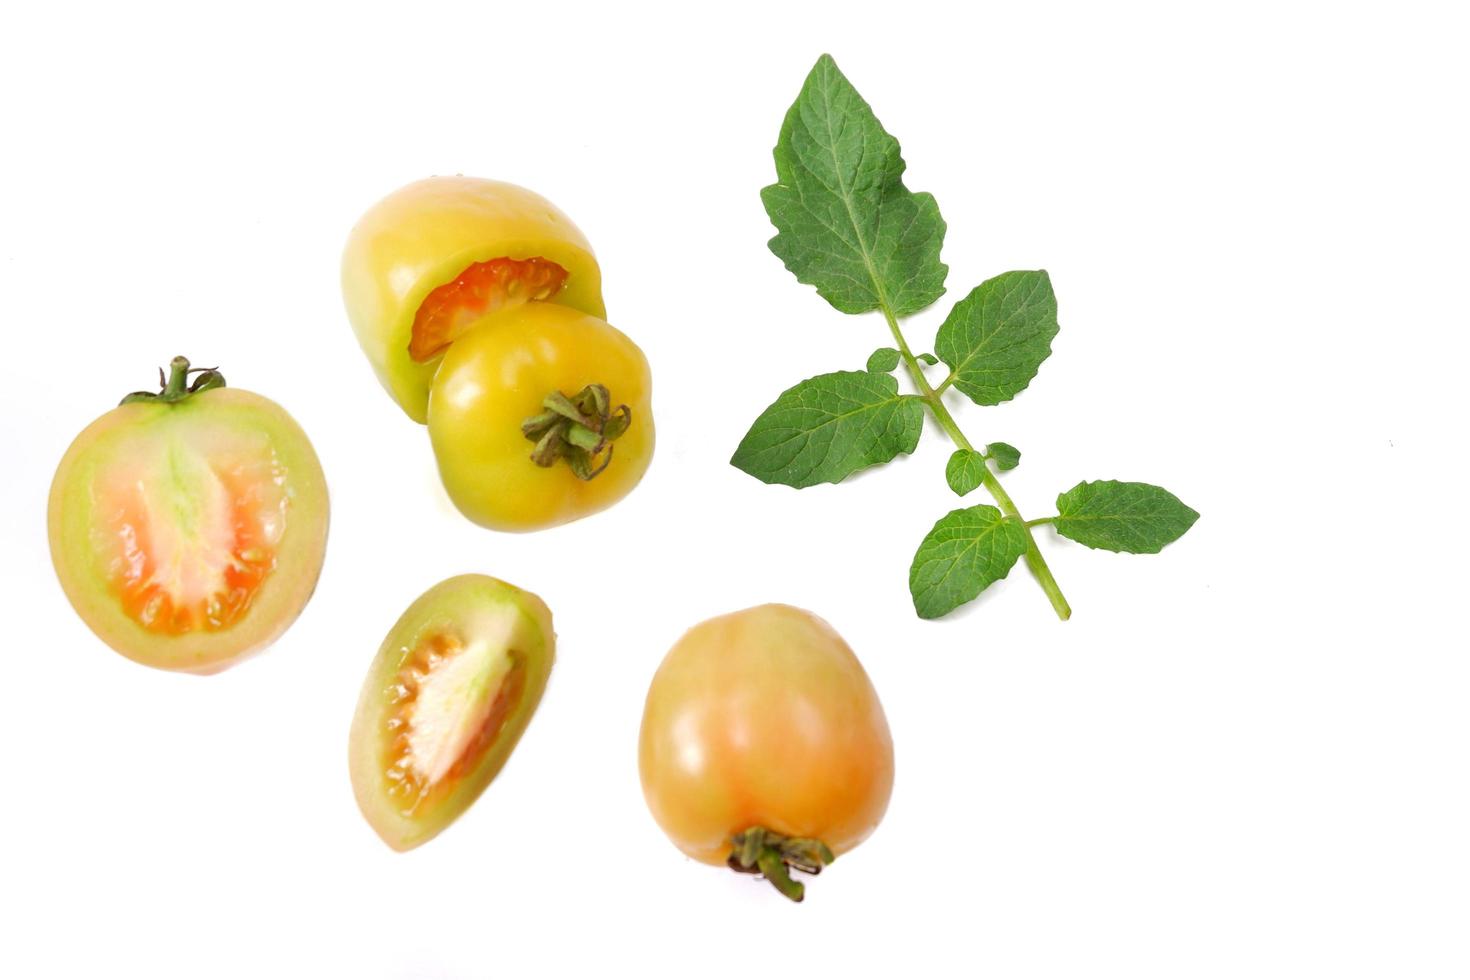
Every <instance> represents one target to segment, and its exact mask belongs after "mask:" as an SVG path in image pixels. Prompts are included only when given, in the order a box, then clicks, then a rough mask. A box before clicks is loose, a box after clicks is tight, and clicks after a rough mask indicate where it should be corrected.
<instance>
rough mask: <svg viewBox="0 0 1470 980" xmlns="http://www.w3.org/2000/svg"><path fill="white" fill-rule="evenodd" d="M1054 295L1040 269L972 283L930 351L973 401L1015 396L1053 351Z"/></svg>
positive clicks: (990, 401)
mask: <svg viewBox="0 0 1470 980" xmlns="http://www.w3.org/2000/svg"><path fill="white" fill-rule="evenodd" d="M1058 329H1059V328H1058V327H1057V298H1056V296H1055V295H1054V294H1053V293H1052V291H1051V277H1050V276H1048V275H1047V274H1046V273H1045V272H1044V271H1042V272H1006V273H1003V274H1001V275H998V276H996V277H995V278H994V279H987V280H986V281H985V282H982V283H981V284H980V285H979V286H976V287H975V288H974V289H973V290H972V291H971V292H970V295H968V296H966V297H965V298H964V299H962V300H960V301H959V302H958V303H956V304H955V305H954V309H953V310H951V311H950V313H949V316H947V317H945V319H944V323H943V324H941V325H940V327H939V335H938V336H937V337H936V338H935V339H934V350H935V352H936V353H937V354H938V355H939V358H940V360H942V361H944V363H946V364H948V365H949V367H950V371H951V375H952V377H953V381H954V386H955V387H956V388H958V389H959V390H960V391H962V392H964V393H965V394H966V395H968V396H969V397H970V400H971V401H973V402H975V403H976V404H977V405H999V404H1000V403H1001V402H1004V401H1009V400H1010V399H1012V398H1014V397H1016V395H1017V394H1018V393H1020V392H1021V391H1022V390H1023V389H1024V388H1025V387H1026V386H1027V385H1028V384H1030V383H1031V379H1032V378H1034V377H1036V371H1037V369H1038V368H1040V367H1041V362H1042V361H1044V360H1046V359H1047V357H1048V356H1050V355H1051V341H1052V338H1053V337H1055V336H1056V335H1057V330H1058Z"/></svg>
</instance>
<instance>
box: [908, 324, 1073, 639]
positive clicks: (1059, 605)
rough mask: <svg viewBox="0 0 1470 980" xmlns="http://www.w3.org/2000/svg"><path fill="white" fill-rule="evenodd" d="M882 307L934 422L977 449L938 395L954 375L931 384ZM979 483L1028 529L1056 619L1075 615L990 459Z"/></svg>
mask: <svg viewBox="0 0 1470 980" xmlns="http://www.w3.org/2000/svg"><path fill="white" fill-rule="evenodd" d="M880 308H881V309H882V310H883V318H884V319H885V320H887V321H888V329H889V331H890V332H891V333H892V334H893V341H894V343H896V344H898V352H899V353H900V354H901V355H903V363H904V366H905V367H907V368H908V372H909V377H910V378H912V379H913V382H914V387H916V388H918V389H919V397H921V398H923V399H924V404H926V405H928V406H929V412H930V414H931V415H933V416H934V421H936V422H938V423H939V427H940V428H941V429H943V430H944V431H945V433H946V434H947V435H948V436H949V438H950V441H951V442H953V443H954V444H955V445H956V446H958V447H959V448H960V449H967V450H969V451H970V452H975V451H976V450H975V447H974V446H972V445H971V444H970V440H969V439H966V438H965V434H964V433H963V432H961V431H960V427H959V424H958V423H957V422H955V420H954V416H953V415H951V414H949V409H948V408H947V407H945V404H944V400H943V399H942V398H940V397H939V395H940V392H942V391H944V389H945V388H946V387H948V386H949V383H950V381H951V380H952V379H953V375H951V377H950V378H946V379H945V381H944V383H943V384H941V385H940V386H939V387H938V388H937V389H936V388H934V387H932V386H931V385H930V384H929V379H928V378H926V377H924V372H923V371H922V370H921V369H920V368H919V362H918V361H917V360H916V359H915V358H914V355H913V352H912V351H910V350H909V345H908V341H906V340H904V337H903V331H901V330H899V329H898V319H897V318H896V317H895V316H894V315H893V310H891V309H889V307H888V304H887V303H883V304H881V306H880ZM980 482H981V483H982V484H983V485H984V487H985V489H986V490H987V491H989V493H990V496H991V497H993V498H995V502H996V504H998V505H999V506H1000V510H1001V513H1003V514H1005V515H1006V516H1007V517H1011V518H1014V519H1015V520H1016V521H1017V522H1018V523H1020V525H1021V529H1022V530H1023V531H1025V532H1026V567H1027V568H1029V569H1031V574H1032V575H1033V576H1035V578H1036V581H1037V582H1038V583H1039V584H1040V585H1041V591H1043V592H1045V593H1046V597H1047V599H1049V600H1051V607H1052V609H1054V610H1056V614H1057V618H1058V619H1063V620H1065V619H1068V618H1069V617H1071V615H1072V607H1071V606H1069V605H1067V598H1066V596H1064V595H1062V589H1061V587H1060V586H1059V585H1057V580H1056V579H1055V578H1053V577H1052V574H1051V569H1050V568H1048V567H1047V564H1046V559H1045V558H1043V557H1042V556H1041V549H1040V548H1038V547H1037V546H1036V539H1035V538H1034V537H1032V535H1031V526H1032V523H1033V522H1030V521H1026V520H1025V519H1023V518H1022V517H1021V513H1020V511H1018V510H1017V509H1016V504H1015V501H1013V500H1011V495H1010V494H1008V493H1006V491H1005V487H1003V486H1001V485H1000V480H999V479H997V478H996V476H995V474H994V473H992V472H991V471H990V463H989V462H988V461H987V462H986V464H985V466H984V467H982V468H981V477H980ZM1048 520H1050V518H1048Z"/></svg>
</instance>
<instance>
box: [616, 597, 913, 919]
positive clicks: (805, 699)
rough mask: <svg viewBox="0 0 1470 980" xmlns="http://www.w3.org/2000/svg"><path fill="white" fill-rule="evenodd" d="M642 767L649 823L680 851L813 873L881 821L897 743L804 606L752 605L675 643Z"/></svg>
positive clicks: (712, 860)
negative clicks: (652, 820)
mask: <svg viewBox="0 0 1470 980" xmlns="http://www.w3.org/2000/svg"><path fill="white" fill-rule="evenodd" d="M638 768H639V772H640V774H641V775H642V778H643V795H644V797H645V799H646V800H647V801H648V807H649V809H650V810H651V811H652V812H653V817H654V819H655V820H656V821H657V822H658V824H659V826H660V827H662V828H663V831H664V833H666V834H667V835H668V836H669V838H670V839H671V840H672V841H673V842H674V844H675V845H676V846H677V847H678V848H679V849H680V850H681V851H683V852H684V853H685V854H687V855H689V856H690V857H692V858H695V859H696V860H699V861H703V862H705V863H706V864H728V865H729V866H731V867H733V868H735V869H736V870H739V871H759V872H760V873H762V874H764V875H765V876H766V877H767V878H768V879H770V880H771V882H772V884H774V885H776V886H777V887H778V888H779V889H780V890H781V891H782V893H783V894H785V895H787V897H789V898H793V899H795V900H797V901H800V900H801V896H802V891H803V889H802V886H801V884H800V883H799V882H794V881H792V880H791V879H790V877H789V875H788V873H787V869H788V868H793V867H794V868H799V869H801V870H805V871H811V872H815V871H819V870H821V867H822V866H823V865H824V864H826V863H827V862H829V861H830V860H831V859H832V858H833V857H834V856H835V855H840V854H842V853H844V852H845V851H849V850H851V849H852V848H854V847H856V846H857V845H858V844H860V843H861V842H862V841H863V840H864V839H865V838H866V837H867V836H868V835H869V834H871V833H872V832H873V830H874V828H876V827H877V826H878V822H879V821H880V820H881V819H882V818H883V813H884V811H885V810H886V809H887V807H888V797H889V794H890V793H891V791H892V789H893V741H892V739H891V738H890V737H889V733H888V721H887V719H886V718H885V717H884V714H883V706H882V705H881V704H879V702H878V695H877V693H876V692H874V690H873V685H872V683H871V682H869V680H868V675H867V674H866V673H865V672H864V671H863V667H862V664H860V663H858V659H857V657H856V656H854V655H853V652H852V650H851V649H850V648H849V647H848V645H847V644H846V643H844V642H843V640H842V637H840V636H838V635H837V633H836V631H834V630H833V629H832V627H831V626H828V625H827V623H825V622H824V621H822V620H821V619H819V618H817V617H816V616H814V615H812V614H811V613H809V612H806V611H805V610H801V609H796V608H794V607H792V606H785V605H765V606H756V607H755V608H753V609H746V610H744V611H742V612H736V613H730V614H729V615H726V616H718V617H716V618H714V619H710V620H706V621H705V622H703V623H700V624H699V625H698V626H695V627H694V628H693V629H691V630H689V632H687V633H685V634H684V636H683V637H682V638H681V639H680V640H679V642H678V643H676V644H674V648H673V649H672V650H670V651H669V653H668V655H667V656H666V657H665V658H664V661H663V663H662V664H661V665H660V666H659V668H658V672H657V673H656V674H655V675H654V678H653V683H652V684H651V685H650V686H649V689H648V700H647V702H646V703H645V705H644V709H643V727H642V730H641V732H640V733H639V746H638Z"/></svg>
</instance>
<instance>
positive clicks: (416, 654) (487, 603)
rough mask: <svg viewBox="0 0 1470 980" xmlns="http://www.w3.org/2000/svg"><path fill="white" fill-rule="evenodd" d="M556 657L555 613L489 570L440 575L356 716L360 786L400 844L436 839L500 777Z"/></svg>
mask: <svg viewBox="0 0 1470 980" xmlns="http://www.w3.org/2000/svg"><path fill="white" fill-rule="evenodd" d="M554 656H555V633H553V631H552V628H551V613H550V611H549V610H548V609H547V608H546V605H545V604H544V603H543V602H542V601H541V600H540V599H539V598H537V597H536V596H534V595H532V594H531V593H529V592H525V591H522V590H520V589H517V588H515V587H514V586H512V585H507V584H506V583H504V582H501V581H499V580H498V579H493V578H490V577H489V576H486V575H461V576H458V577H456V578H452V579H448V580H447V581H444V582H441V583H439V584H438V585H436V586H435V587H434V588H432V589H430V590H429V591H428V592H426V593H424V594H423V595H422V596H420V597H419V599H418V600H417V601H416V602H415V603H414V604H413V605H412V606H410V607H409V608H408V610H407V611H406V612H405V613H404V614H403V616H402V617H401V618H400V619H399V621H398V622H397V623H396V624H395V625H394V627H393V629H392V630H391V631H390V632H389V634H388V636H387V638H386V639H385V640H384V641H383V645H382V647H381V648H380V649H379V651H378V655H377V657H376V658H375V659H374V661H373V665H372V667H371V669H370V670H369V671H368V676H367V680H366V681H365V682H364V684H363V688H362V694H361V696H360V697H359V699H358V706H357V713H356V715H355V717H354V718H353V722H352V737H351V743H350V744H351V748H350V752H349V758H350V764H351V771H352V786H353V790H354V792H355V794H356V796H357V801H358V805H359V807H360V808H361V809H362V812H363V815H364V816H365V817H366V818H367V820H368V823H369V824H370V825H371V826H372V827H373V829H374V830H376V831H377V833H378V835H379V836H380V837H382V839H383V840H384V841H385V842H386V843H387V844H388V845H389V846H390V847H392V848H393V849H394V850H399V851H404V850H408V849H410V848H413V847H417V846H418V845H420V844H422V843H424V842H425V841H428V840H429V839H431V838H432V837H434V836H435V835H437V834H438V833H439V832H440V831H442V830H443V829H444V828H445V827H447V826H449V824H451V823H453V822H454V820H455V819H457V818H458V817H459V815H460V814H461V813H463V812H464V811H465V810H466V809H467V808H468V807H469V806H470V804H471V803H473V802H474V801H475V799H476V798H477V797H478V796H479V795H480V793H481V792H482V791H483V790H484V789H485V787H486V786H488V785H489V784H490V782H491V780H493V779H494V778H495V776H496V774H497V773H499V771H500V768H501V767H502V766H503V765H504V764H505V762H506V760H507V759H508V758H509V756H510V753H511V750H512V749H514V748H515V745H516V743H517V741H519V739H520V737H521V734H522V732H524V731H525V728H526V725H527V724H528V723H529V722H530V720H531V716H532V714H533V713H534V712H535V710H536V706H537V705H538V704H539V703H540V701H541V694H542V692H543V691H544V690H545V688H546V681H547V678H548V676H549V674H550V672H551V665H552V661H553V658H554Z"/></svg>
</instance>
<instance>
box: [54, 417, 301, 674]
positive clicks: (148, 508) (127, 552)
mask: <svg viewBox="0 0 1470 980" xmlns="http://www.w3.org/2000/svg"><path fill="white" fill-rule="evenodd" d="M327 515H328V505H327V497H326V483H325V481H324V479H323V477H322V472H321V464H320V463H319V462H318V460H317V458H316V454H315V452H314V451H313V450H312V448H311V444H310V442H309V441H307V439H306V436H305V434H304V433H303V432H302V431H301V429H300V427H299V426H297V425H296V423H295V422H294V421H293V420H292V419H291V418H290V417H289V416H288V415H286V413H285V412H284V411H283V410H282V409H281V408H280V406H278V405H276V404H275V403H274V402H271V401H269V400H268V399H265V398H262V397H261V396H259V395H256V394H254V393H252V392H248V391H242V390H240V389H237V388H220V389H217V390H214V391H206V392H202V393H200V394H197V395H191V396H190V397H189V398H188V400H187V401H185V402H181V403H179V404H162V403H157V404H139V403H133V404H125V405H122V406H120V407H118V408H115V409H113V410H112V411H111V412H109V413H107V414H106V415H104V416H102V417H101V418H100V419H98V420H97V421H96V422H94V423H93V424H92V425H91V426H90V427H89V428H88V429H87V430H85V431H84V432H83V433H82V434H81V435H80V436H78V437H77V439H76V441H75V442H74V443H73V444H72V447H71V448H70V449H69V450H68V451H67V455H66V457H65V458H64V459H63V460H62V462H61V464H60V465H59V466H58V468H57V474H56V478H55V480H54V482H53V485H52V493H51V501H50V511H49V525H50V535H51V547H52V560H53V562H54V564H55V565H56V571H57V575H58V577H59V578H60V579H61V584H62V587H63V589H64V590H65V591H66V594H67V598H69V599H70V600H71V603H72V605H73V607H74V608H75V609H76V610H77V612H78V613H79V614H80V615H81V617H82V619H83V620H84V621H85V622H86V623H87V625H88V626H90V627H91V628H92V630H93V632H95V633H96V634H97V635H98V636H99V637H101V638H102V639H103V640H104V641H106V642H107V644H108V645H109V646H111V647H112V648H113V649H115V650H117V651H118V652H119V653H122V654H124V655H125V656H127V657H129V658H131V659H133V660H137V661H139V662H140V663H145V664H148V665H149V666H153V667H162V668H165V669H169V670H185V671H192V672H197V673H211V672H214V671H217V670H220V669H222V668H223V667H226V666H229V665H230V664H232V663H234V662H236V661H238V660H240V659H242V658H244V657H246V656H248V655H250V654H252V653H255V652H257V651H258V650H260V649H263V648H264V647H265V646H266V645H268V644H269V643H270V642H271V641H273V640H274V639H275V638H276V637H277V636H279V635H280V634H281V633H282V632H283V631H284V630H285V629H286V627H287V626H289V625H290V624H291V622H292V621H293V620H295V618H296V616H297V615H298V614H299V613H300V612H301V610H302V608H304V606H305V605H306V602H307V600H308V599H309V598H310V597H311V593H312V590H313V589H314V588H315V585H316V580H317V576H318V575H319V574H320V572H321V567H322V560H323V556H324V553H325V548H326V535H327Z"/></svg>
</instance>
